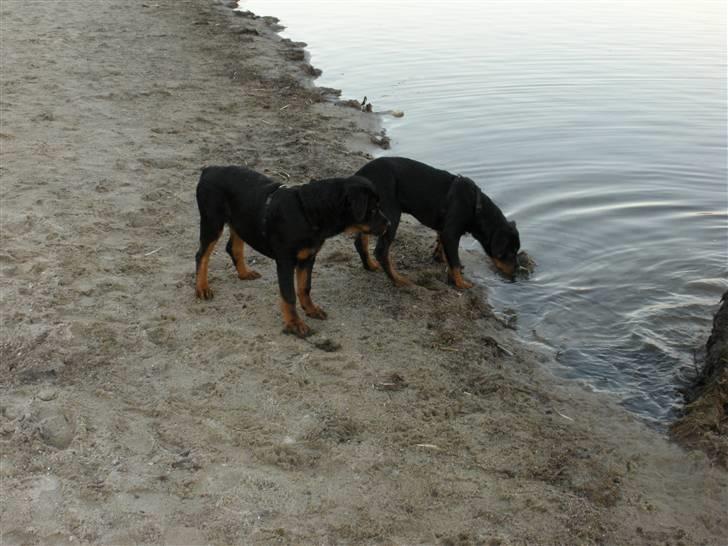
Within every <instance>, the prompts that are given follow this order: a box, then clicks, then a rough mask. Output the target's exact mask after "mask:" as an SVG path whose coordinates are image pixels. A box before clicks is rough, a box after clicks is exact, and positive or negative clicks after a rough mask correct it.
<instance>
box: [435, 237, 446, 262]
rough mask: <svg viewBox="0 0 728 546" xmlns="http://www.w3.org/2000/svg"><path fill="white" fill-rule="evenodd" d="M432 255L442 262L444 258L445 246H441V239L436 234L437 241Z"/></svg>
mask: <svg viewBox="0 0 728 546" xmlns="http://www.w3.org/2000/svg"><path fill="white" fill-rule="evenodd" d="M432 257H433V258H434V260H435V261H436V262H439V263H444V262H445V261H446V260H445V248H444V247H443V246H442V239H441V238H440V236H439V235H438V236H437V242H436V243H435V250H434V251H433V253H432Z"/></svg>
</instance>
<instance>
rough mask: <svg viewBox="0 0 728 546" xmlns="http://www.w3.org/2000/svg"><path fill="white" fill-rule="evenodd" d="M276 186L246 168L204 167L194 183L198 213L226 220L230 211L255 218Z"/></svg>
mask: <svg viewBox="0 0 728 546" xmlns="http://www.w3.org/2000/svg"><path fill="white" fill-rule="evenodd" d="M279 186H281V184H279V183H278V182H274V181H273V180H271V179H270V178H268V177H267V176H265V175H262V174H260V173H259V172H256V171H254V170H252V169H248V168H245V167H238V166H225V167H218V166H211V167H205V168H204V169H202V174H201V175H200V181H199V182H198V183H197V206H198V207H199V209H200V215H201V216H212V217H218V218H219V217H221V216H222V217H224V218H225V221H226V222H228V221H230V215H231V213H232V214H236V215H238V214H239V215H243V216H249V217H254V216H256V211H259V210H260V207H261V205H262V204H263V203H264V202H265V198H266V197H267V196H268V194H270V193H271V192H272V191H273V190H275V189H276V188H278V187H279Z"/></svg>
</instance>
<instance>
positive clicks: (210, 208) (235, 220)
mask: <svg viewBox="0 0 728 546" xmlns="http://www.w3.org/2000/svg"><path fill="white" fill-rule="evenodd" d="M197 206H198V207H199V209H200V249H199V251H198V252H197V255H196V256H195V260H196V263H197V277H196V292H197V297H198V298H203V299H210V298H212V290H211V289H210V286H209V284H208V280H207V269H208V263H209V260H210V255H211V254H212V251H213V249H214V248H215V243H216V242H217V240H218V239H219V238H220V236H221V235H222V231H223V227H224V226H225V224H228V225H229V227H230V239H229V240H228V243H227V252H228V254H230V257H231V258H232V260H233V265H235V268H236V269H237V272H238V277H239V278H241V279H246V280H247V279H257V278H258V277H260V274H259V273H257V272H255V271H253V270H251V269H248V268H247V267H246V265H245V256H244V247H245V243H247V244H249V245H250V246H251V247H253V248H254V249H255V250H257V251H258V252H260V253H261V254H264V255H266V256H268V257H270V258H273V259H274V260H275V261H276V267H277V270H278V287H279V289H280V295H281V310H282V312H283V321H284V323H285V331H286V332H290V333H293V334H296V335H298V336H301V337H304V336H306V335H308V334H309V333H310V328H309V327H308V326H307V325H306V323H304V322H303V320H301V319H300V318H299V317H298V315H297V313H296V294H298V299H299V301H300V303H301V307H303V310H304V311H305V313H306V315H307V316H309V317H312V318H317V319H325V318H326V313H325V312H324V311H323V310H322V309H321V308H320V307H318V306H316V305H314V303H313V302H312V301H311V271H312V269H313V264H314V261H315V260H316V253H317V252H318V251H319V250H320V248H321V246H322V245H323V243H324V241H325V240H326V239H327V238H329V237H331V236H333V235H336V234H337V233H341V232H342V231H345V230H346V231H353V232H359V233H365V234H368V233H372V234H375V235H381V234H383V233H384V232H385V230H386V229H387V227H388V225H389V222H388V221H387V219H386V217H385V216H384V215H383V214H382V211H381V210H380V208H379V198H378V196H377V194H376V191H375V189H374V186H373V185H372V183H371V182H370V181H369V180H367V179H365V178H362V177H361V176H352V177H349V178H331V179H326V180H313V181H311V182H309V183H308V184H303V185H301V186H295V187H287V186H284V185H282V184H279V183H277V182H274V181H273V180H271V179H270V178H268V177H266V176H264V175H262V174H260V173H258V172H255V171H253V170H250V169H246V168H244V167H235V166H230V167H206V168H205V169H203V170H202V175H201V176H200V181H199V183H198V185H197ZM294 270H295V277H296V284H297V289H296V290H295V291H294V281H293V277H294Z"/></svg>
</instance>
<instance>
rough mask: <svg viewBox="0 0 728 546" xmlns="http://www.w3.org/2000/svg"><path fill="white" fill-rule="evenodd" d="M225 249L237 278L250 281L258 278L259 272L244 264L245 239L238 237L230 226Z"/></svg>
mask: <svg viewBox="0 0 728 546" xmlns="http://www.w3.org/2000/svg"><path fill="white" fill-rule="evenodd" d="M225 250H226V251H227V253H228V254H229V255H230V258H231V259H232V261H233V265H234V266H235V269H236V270H237V272H238V278H239V279H243V280H245V281H250V280H253V279H258V278H260V273H258V272H257V271H254V270H252V269H248V268H247V266H246V265H245V241H243V240H242V239H241V238H240V236H239V235H238V234H237V232H236V231H235V230H234V229H233V227H232V226H230V238H229V239H228V242H227V245H226V246H225Z"/></svg>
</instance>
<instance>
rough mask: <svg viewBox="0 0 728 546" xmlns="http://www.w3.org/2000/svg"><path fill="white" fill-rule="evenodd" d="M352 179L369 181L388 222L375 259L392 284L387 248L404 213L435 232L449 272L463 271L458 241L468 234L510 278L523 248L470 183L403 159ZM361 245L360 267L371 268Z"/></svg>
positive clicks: (379, 162) (370, 166)
mask: <svg viewBox="0 0 728 546" xmlns="http://www.w3.org/2000/svg"><path fill="white" fill-rule="evenodd" d="M356 175H357V176H364V177H366V178H368V179H369V180H371V181H372V183H373V184H374V187H375V188H376V190H377V192H378V193H379V198H380V202H381V207H382V211H383V212H384V214H385V215H386V216H387V218H388V219H389V221H390V222H391V226H390V228H389V229H388V230H387V232H386V233H385V234H384V235H382V236H380V237H379V239H378V241H377V246H376V250H375V256H376V258H377V260H379V262H380V263H381V264H382V266H383V267H384V270H385V271H386V272H387V274H388V275H389V276H390V278H392V280H395V281H396V278H397V277H398V276H397V275H396V273H394V272H393V269H392V267H391V263H390V258H389V247H390V245H391V244H392V241H393V240H394V237H395V236H396V234H397V227H398V225H399V220H400V216H401V215H402V213H408V214H411V215H412V216H414V217H415V218H417V220H419V221H420V222H421V223H422V224H424V225H425V226H427V227H429V228H432V229H434V230H435V231H437V232H438V235H439V238H438V247H437V248H436V254H437V253H438V248H441V249H442V250H443V251H444V258H445V259H446V260H447V263H448V265H449V267H450V271H451V272H453V271H455V270H460V269H462V264H461V263H460V258H459V256H458V245H459V241H460V237H461V236H462V235H463V234H464V233H470V234H472V235H473V237H475V238H476V239H477V240H478V242H480V244H481V245H482V247H483V250H485V252H486V254H488V256H490V257H491V258H492V259H493V261H494V262H495V264H496V266H497V267H498V268H499V269H500V270H501V271H503V272H504V273H506V274H508V275H512V274H513V273H514V271H515V269H516V267H517V262H516V256H517V254H518V251H519V249H520V246H521V242H520V238H519V235H518V230H517V229H516V224H515V222H509V221H508V220H507V219H506V217H505V216H504V215H503V213H502V212H501V210H500V209H499V208H498V207H497V206H496V205H495V203H493V201H491V200H490V199H489V198H488V196H487V195H485V194H484V193H483V192H482V191H481V190H480V188H478V187H477V186H476V185H475V183H474V182H473V181H472V180H471V179H469V178H465V177H462V176H457V175H454V174H452V173H449V172H447V171H444V170H440V169H435V168H434V167H430V166H429V165H425V164H424V163H420V162H418V161H413V160H411V159H406V158H402V157H381V158H378V159H375V160H373V161H370V162H369V163H367V164H366V165H365V166H364V167H362V168H361V169H359V170H358V171H357V172H356ZM365 242H366V239H362V237H361V236H359V237H357V241H356V243H355V246H356V248H357V251H358V252H359V255H360V257H361V258H362V262H363V264H364V267H366V268H369V267H368V263H369V262H368V259H367V258H368V250H367V249H366V248H365V244H364V243H365ZM440 245H441V246H440ZM400 279H401V277H400ZM456 284H457V282H456ZM464 284H469V283H464ZM463 287H464V286H463Z"/></svg>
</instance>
